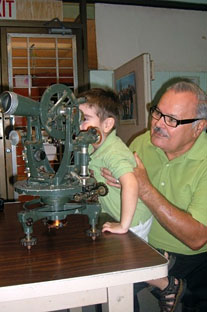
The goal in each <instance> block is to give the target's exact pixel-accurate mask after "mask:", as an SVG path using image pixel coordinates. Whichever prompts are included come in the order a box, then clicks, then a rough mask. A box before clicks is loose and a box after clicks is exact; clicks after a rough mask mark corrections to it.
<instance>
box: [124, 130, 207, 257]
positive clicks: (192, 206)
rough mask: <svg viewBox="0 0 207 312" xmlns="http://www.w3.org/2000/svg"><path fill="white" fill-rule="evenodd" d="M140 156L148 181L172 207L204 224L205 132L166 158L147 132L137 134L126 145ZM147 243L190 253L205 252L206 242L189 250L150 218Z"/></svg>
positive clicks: (206, 188) (206, 214)
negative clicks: (190, 143)
mask: <svg viewBox="0 0 207 312" xmlns="http://www.w3.org/2000/svg"><path fill="white" fill-rule="evenodd" d="M130 150H131V151H132V152H134V151H136V152H137V154H138V155H139V157H140V158H141V159H142V161H143V163H144V166H145V168H146V170H147V173H148V176H149V178H150V181H151V183H152V184H153V185H154V186H155V188H156V189H157V190H158V191H159V192H160V193H161V194H163V196H164V197H166V199H167V200H168V201H169V202H171V203H172V204H173V205H174V206H176V207H178V208H179V209H181V210H184V211H186V212H188V213H189V214H191V215H192V217H193V218H194V219H196V220H198V221H199V222H201V223H203V224H204V225H205V226H207V134H206V133H204V132H203V133H202V134H201V135H200V136H199V138H198V139H197V141H196V142H195V143H194V145H193V147H192V148H191V149H190V150H189V151H187V152H186V153H184V154H183V155H181V156H180V157H177V158H174V159H173V160H171V161H169V160H168V158H167V156H166V154H165V153H164V152H163V151H162V150H161V149H160V148H158V147H156V146H154V145H153V144H152V143H151V140H150V132H149V131H147V132H146V133H145V134H143V135H141V136H139V137H137V138H136V139H135V140H134V141H133V142H132V143H131V145H130ZM149 243H150V244H151V245H152V246H154V247H155V248H161V249H164V250H166V251H171V252H175V253H180V254H186V255H193V254H197V253H201V252H204V251H207V245H205V246H203V247H202V248H201V249H200V250H192V249H190V248H189V247H187V246H186V245H185V244H183V243H182V242H180V241H179V240H178V239H176V238H175V237H174V236H173V235H171V234H170V233H168V232H167V231H166V230H165V229H164V228H163V227H162V226H161V225H160V224H159V222H158V221H157V220H156V219H155V218H154V220H153V224H152V227H151V230H150V234H149Z"/></svg>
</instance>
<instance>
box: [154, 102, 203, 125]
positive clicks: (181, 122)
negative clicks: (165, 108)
mask: <svg viewBox="0 0 207 312" xmlns="http://www.w3.org/2000/svg"><path fill="white" fill-rule="evenodd" d="M150 114H151V116H152V118H154V119H156V120H160V119H161V118H162V117H163V118H164V121H165V123H166V125H168V126H169V127H173V128H176V127H177V126H179V125H184V124H188V123H192V122H194V121H197V120H202V118H194V119H182V120H178V119H175V118H174V117H171V116H169V115H164V114H163V113H161V111H159V109H157V108H156V107H155V106H153V107H151V108H150Z"/></svg>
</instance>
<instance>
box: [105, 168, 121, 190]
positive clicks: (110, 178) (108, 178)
mask: <svg viewBox="0 0 207 312" xmlns="http://www.w3.org/2000/svg"><path fill="white" fill-rule="evenodd" d="M101 175H102V176H103V177H104V178H105V179H106V183H107V184H108V185H110V186H115V187H117V188H121V185H120V183H119V180H117V179H115V178H114V177H113V176H112V174H111V171H110V170H108V169H107V168H102V169H101Z"/></svg>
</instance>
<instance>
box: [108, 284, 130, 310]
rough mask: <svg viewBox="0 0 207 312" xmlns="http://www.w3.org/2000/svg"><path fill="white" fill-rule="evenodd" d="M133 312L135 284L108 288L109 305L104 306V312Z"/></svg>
mask: <svg viewBox="0 0 207 312" xmlns="http://www.w3.org/2000/svg"><path fill="white" fill-rule="evenodd" d="M126 311H127V312H133V284H127V285H119V286H113V287H109V288H108V304H103V305H102V312H126Z"/></svg>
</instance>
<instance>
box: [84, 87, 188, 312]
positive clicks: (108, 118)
mask: <svg viewBox="0 0 207 312" xmlns="http://www.w3.org/2000/svg"><path fill="white" fill-rule="evenodd" d="M80 96H81V97H84V98H85V99H86V102H85V103H83V104H80V106H79V108H80V110H81V111H82V112H83V114H84V120H83V122H82V123H81V125H80V130H81V131H84V130H87V129H88V127H95V128H98V130H99V131H100V134H101V140H100V141H99V143H95V144H93V145H91V146H90V147H89V154H90V157H91V160H90V163H89V169H91V170H92V171H93V173H94V176H95V178H96V179H97V181H98V182H105V179H104V178H103V177H102V175H101V168H103V167H105V168H108V169H109V170H110V171H111V172H112V174H113V176H114V177H115V178H116V179H117V182H118V183H120V185H121V189H118V188H113V187H110V186H108V188H109V193H108V194H107V195H106V196H105V197H100V198H99V200H100V203H101V207H102V212H105V213H108V214H109V215H111V216H112V217H113V218H114V219H115V220H116V221H117V222H106V223H105V224H104V225H103V229H102V231H103V232H105V231H109V232H112V233H118V234H123V233H126V232H127V231H128V229H130V230H131V231H133V232H134V233H135V234H136V235H138V236H139V237H141V238H143V239H144V240H147V234H148V232H149V230H150V226H151V222H152V215H151V213H150V211H149V210H147V209H146V207H144V206H142V202H141V201H139V203H138V204H137V201H138V184H137V180H136V178H135V175H134V173H133V168H134V167H135V166H136V163H135V159H134V156H133V154H132V153H131V152H130V151H129V149H128V148H127V146H126V145H125V144H124V143H123V142H122V140H121V139H120V138H119V137H117V136H116V131H115V129H116V122H117V119H118V117H119V113H120V110H121V104H120V102H119V99H118V96H117V95H116V94H115V93H114V92H113V91H112V90H109V89H108V90H104V89H100V88H94V89H91V90H89V91H86V92H84V93H82V94H81V95H80ZM120 207H121V209H120ZM148 283H149V284H150V285H153V286H156V287H158V288H159V289H160V290H159V297H160V307H161V311H163V312H168V311H169V312H172V311H175V308H176V307H177V305H178V303H179V301H180V299H181V297H182V295H183V293H184V289H185V287H184V286H185V285H184V284H183V281H182V280H177V279H175V278H174V277H172V278H171V280H170V279H168V277H166V278H161V279H157V280H153V281H150V282H148ZM161 302H162V304H161Z"/></svg>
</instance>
